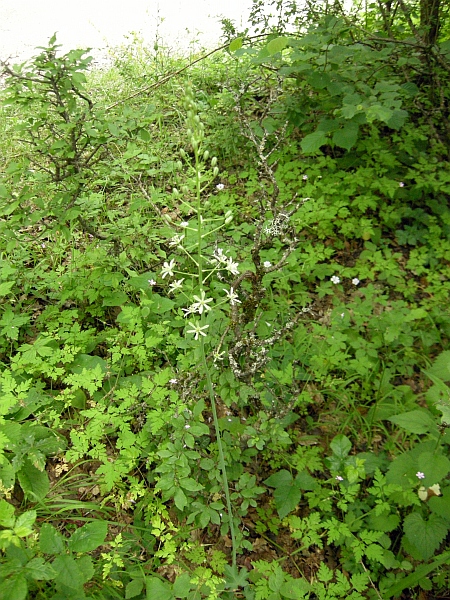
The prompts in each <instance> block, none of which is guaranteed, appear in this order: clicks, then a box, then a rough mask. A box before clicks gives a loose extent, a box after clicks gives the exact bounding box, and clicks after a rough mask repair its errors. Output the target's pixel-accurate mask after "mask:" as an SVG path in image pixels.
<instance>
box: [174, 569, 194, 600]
mask: <svg viewBox="0 0 450 600" xmlns="http://www.w3.org/2000/svg"><path fill="white" fill-rule="evenodd" d="M190 589H191V577H190V575H189V573H182V574H181V575H179V576H178V577H177V578H176V579H175V582H174V584H173V593H174V595H175V596H176V597H177V598H187V597H188V594H189V591H190Z"/></svg>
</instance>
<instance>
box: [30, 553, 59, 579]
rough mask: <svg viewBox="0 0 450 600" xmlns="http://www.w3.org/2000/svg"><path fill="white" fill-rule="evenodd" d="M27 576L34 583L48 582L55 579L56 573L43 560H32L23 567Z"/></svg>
mask: <svg viewBox="0 0 450 600" xmlns="http://www.w3.org/2000/svg"><path fill="white" fill-rule="evenodd" d="M25 569H26V571H27V574H28V575H30V577H31V578H32V579H35V580H36V581H49V580H51V579H55V577H56V571H55V569H54V568H53V567H52V565H50V564H49V563H47V562H45V560H44V559H43V558H33V559H32V560H30V562H29V563H27V565H26V567H25Z"/></svg>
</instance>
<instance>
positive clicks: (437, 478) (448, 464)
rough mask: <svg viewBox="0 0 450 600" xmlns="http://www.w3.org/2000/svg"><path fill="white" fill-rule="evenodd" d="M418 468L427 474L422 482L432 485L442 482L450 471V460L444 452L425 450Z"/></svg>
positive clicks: (420, 457)
mask: <svg viewBox="0 0 450 600" xmlns="http://www.w3.org/2000/svg"><path fill="white" fill-rule="evenodd" d="M418 470H419V471H421V472H422V473H423V474H424V475H425V478H424V479H422V480H421V483H422V484H423V485H425V486H428V487H430V486H432V485H434V484H435V483H440V482H441V481H442V480H443V479H444V478H445V477H446V476H447V473H448V472H449V471H450V460H449V459H448V458H447V457H446V456H444V455H442V454H437V453H435V452H423V453H422V454H420V456H419V460H418Z"/></svg>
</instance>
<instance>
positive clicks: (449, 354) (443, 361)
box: [428, 350, 450, 382]
mask: <svg viewBox="0 0 450 600" xmlns="http://www.w3.org/2000/svg"><path fill="white" fill-rule="evenodd" d="M428 373H431V375H434V376H435V377H438V378H439V379H442V381H448V382H450V350H444V352H441V353H440V354H439V356H438V357H437V358H436V360H435V361H434V362H433V364H432V365H431V367H430V368H429V369H428Z"/></svg>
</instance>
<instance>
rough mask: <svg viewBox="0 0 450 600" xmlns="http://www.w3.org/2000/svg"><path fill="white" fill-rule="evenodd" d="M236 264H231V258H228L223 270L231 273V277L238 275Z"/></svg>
mask: <svg viewBox="0 0 450 600" xmlns="http://www.w3.org/2000/svg"><path fill="white" fill-rule="evenodd" d="M238 266H239V264H238V263H235V262H233V259H232V258H229V259H228V260H227V264H226V266H225V269H226V270H227V271H228V272H229V273H231V274H232V275H239V270H238Z"/></svg>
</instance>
